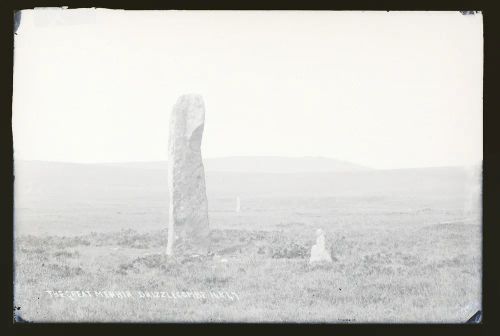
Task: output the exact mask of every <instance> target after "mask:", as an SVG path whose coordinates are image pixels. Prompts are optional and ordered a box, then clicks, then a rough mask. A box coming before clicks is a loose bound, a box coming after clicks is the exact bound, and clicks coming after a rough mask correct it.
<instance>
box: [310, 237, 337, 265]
mask: <svg viewBox="0 0 500 336" xmlns="http://www.w3.org/2000/svg"><path fill="white" fill-rule="evenodd" d="M322 262H326V263H331V262H332V257H331V256H330V253H329V252H328V251H327V249H326V247H325V233H324V232H323V230H321V229H318V230H317V231H316V244H315V245H313V247H312V248H311V258H310V259H309V263H322Z"/></svg>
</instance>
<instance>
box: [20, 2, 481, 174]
mask: <svg viewBox="0 0 500 336" xmlns="http://www.w3.org/2000/svg"><path fill="white" fill-rule="evenodd" d="M482 36H483V32H482V16H481V15H480V14H477V15H467V16H464V15H462V14H460V13H459V12H389V13H387V12H326V11H322V12H293V11H287V12H276V11H273V12H260V11H256V12H232V11H224V12H215V11H195V12H186V11H135V12H134V11H121V10H119V11H113V10H94V9H84V10H60V9H50V10H47V9H45V10H37V11H32V10H31V11H23V12H22V21H21V25H20V27H19V29H18V31H17V35H16V37H15V59H14V61H15V68H14V103H13V132H14V151H15V158H18V159H28V160H49V161H69V162H115V161H156V160H166V159H167V141H168V121H169V114H170V111H171V109H172V106H173V104H174V103H175V100H176V99H177V97H178V96H179V95H180V94H183V93H190V92H195V93H200V94H202V95H203V97H204V99H205V105H206V123H205V133H204V137H203V143H202V152H203V156H204V157H207V158H209V157H220V156H235V155H273V156H274V155H275V156H323V157H332V158H338V159H341V160H346V161H351V162H354V163H358V164H362V165H366V166H370V167H375V168H403V167H426V166H448V165H462V164H472V163H477V162H478V161H480V160H481V159H482V122H483V119H482V77H483V70H482V67H483V51H482V50H483V40H482Z"/></svg>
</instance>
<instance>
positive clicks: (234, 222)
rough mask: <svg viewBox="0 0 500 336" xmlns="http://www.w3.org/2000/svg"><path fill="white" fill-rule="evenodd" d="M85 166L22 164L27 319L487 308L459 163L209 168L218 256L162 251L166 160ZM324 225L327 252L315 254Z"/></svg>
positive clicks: (22, 299)
mask: <svg viewBox="0 0 500 336" xmlns="http://www.w3.org/2000/svg"><path fill="white" fill-rule="evenodd" d="M76 166H78V167H77V168H76V169H65V168H64V167H62V166H61V167H59V168H57V167H56V168H54V167H52V168H47V169H36V170H35V169H33V167H27V168H26V167H24V168H25V169H24V170H18V172H20V173H19V175H16V190H15V192H16V196H15V197H16V198H15V201H16V205H15V206H16V210H15V211H16V212H15V234H16V238H15V302H14V304H15V306H16V307H20V309H19V310H16V314H17V315H18V316H20V317H22V318H23V319H25V320H28V321H158V322H160V321H164V322H168V321H216V322H218V321H247V322H259V321H303V322H341V323H343V322H464V321H466V320H467V319H468V318H469V317H470V316H472V314H474V313H475V312H476V310H477V309H480V306H481V239H482V238H481V237H482V235H481V219H480V209H479V208H478V207H477V206H476V208H474V209H473V210H472V211H470V210H469V211H464V204H466V203H467V202H469V201H468V197H467V195H466V193H467V190H469V189H468V187H467V180H466V176H465V174H464V173H463V172H462V171H461V170H460V169H455V168H440V169H434V170H432V169H430V170H429V169H428V170H407V171H385V172H383V171H382V172H381V171H361V172H356V173H335V174H330V173H328V174H326V173H325V174H284V175H272V174H246V175H245V174H232V173H215V172H212V173H211V172H208V173H207V188H208V190H207V193H208V196H209V216H210V224H211V230H212V232H211V244H212V246H211V255H210V256H208V257H205V258H202V259H185V260H167V259H166V258H165V256H164V250H165V247H166V237H167V235H166V226H167V220H168V218H167V217H168V216H167V213H168V212H167V210H168V209H167V206H166V205H167V204H168V196H167V191H166V178H165V177H164V176H163V173H162V171H161V170H158V169H147V170H144V169H141V168H137V167H136V168H131V169H128V168H127V169H125V168H123V169H118V168H116V167H114V168H113V169H110V170H109V171H108V170H107V169H108V168H103V167H92V166H89V167H83V166H80V165H76ZM36 167H37V168H40V166H39V165H36ZM57 169H59V171H58V170H57ZM78 169H81V171H79V170H78ZM65 174H66V175H65ZM242 176H243V177H244V178H242ZM236 195H239V196H240V197H241V201H242V207H241V209H242V211H241V212H240V213H236V212H235V211H234V206H235V202H234V197H235V196H236ZM316 228H323V229H324V230H325V232H326V235H327V242H328V244H329V246H330V251H331V253H332V256H333V258H334V262H333V263H332V264H331V265H326V266H310V265H309V264H308V257H309V251H310V247H311V246H312V245H313V244H314V238H315V237H314V233H315V230H316ZM47 291H63V295H65V297H55V295H54V294H50V293H49V292H47ZM65 291H69V292H65ZM71 291H89V293H91V295H90V296H88V295H87V296H84V297H78V295H79V294H78V293H74V294H73V295H74V296H72V297H67V295H68V294H70V295H71ZM95 291H100V292H101V294H102V293H103V291H115V292H116V291H129V292H130V293H131V296H132V297H123V298H117V297H114V298H111V297H105V296H102V295H101V296H99V295H98V296H96V293H95ZM146 292H148V293H149V294H151V296H153V297H140V294H145V293H146ZM161 292H164V293H163V294H162V293H161ZM178 292H190V294H186V295H191V297H184V298H183V297H176V298H174V297H173V296H174V295H177V294H172V293H178ZM193 292H203V293H205V294H207V295H206V296H205V298H201V297H193V296H192V293H193ZM219 292H224V293H225V294H224V295H225V296H223V295H222V294H217V293H219ZM156 293H158V294H156ZM165 293H170V294H169V295H167V294H165ZM214 293H215V294H217V295H214ZM80 294H81V293H80ZM181 294H182V293H181ZM155 295H159V296H160V297H154V296H155ZM162 295H163V297H161V296H162ZM125 296H126V295H125Z"/></svg>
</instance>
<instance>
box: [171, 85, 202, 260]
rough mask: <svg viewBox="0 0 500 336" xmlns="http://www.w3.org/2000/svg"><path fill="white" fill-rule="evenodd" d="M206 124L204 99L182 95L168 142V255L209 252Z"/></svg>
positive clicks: (175, 107)
mask: <svg viewBox="0 0 500 336" xmlns="http://www.w3.org/2000/svg"><path fill="white" fill-rule="evenodd" d="M204 125H205V106H204V103H203V98H202V97H201V96H200V95H194V94H190V95H183V96H181V97H179V99H178V100H177V103H176V104H175V106H174V108H173V110H172V114H171V117H170V134H169V142H168V188H169V196H170V208H169V222H168V243H167V255H184V256H193V255H206V254H207V253H208V249H209V224H208V203H207V193H206V189H205V172H204V168H203V162H202V157H201V140H202V136H203V128H204Z"/></svg>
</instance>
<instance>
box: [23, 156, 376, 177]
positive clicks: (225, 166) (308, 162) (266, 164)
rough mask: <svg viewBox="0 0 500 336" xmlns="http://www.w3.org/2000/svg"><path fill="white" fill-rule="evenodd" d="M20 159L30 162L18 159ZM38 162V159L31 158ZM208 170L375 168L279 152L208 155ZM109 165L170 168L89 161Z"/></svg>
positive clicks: (158, 164) (145, 163) (152, 163)
mask: <svg viewBox="0 0 500 336" xmlns="http://www.w3.org/2000/svg"><path fill="white" fill-rule="evenodd" d="M16 161H20V162H30V161H24V160H16ZM31 162H35V161H31ZM36 162H38V163H39V164H42V165H44V164H48V165H54V164H56V165H57V164H58V163H59V164H69V165H71V164H76V165H77V164H78V163H69V162H67V163H66V162H49V161H36ZM203 162H204V165H205V170H206V171H207V172H235V173H318V172H351V171H366V170H371V168H368V167H364V166H361V165H358V164H355V163H351V162H346V161H341V160H337V159H333V158H325V157H278V156H233V157H220V158H207V159H204V160H203ZM82 165H95V166H107V167H128V168H133V167H135V168H145V169H166V167H167V161H143V162H113V163H95V164H94V163H89V164H85V163H83V164H82Z"/></svg>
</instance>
